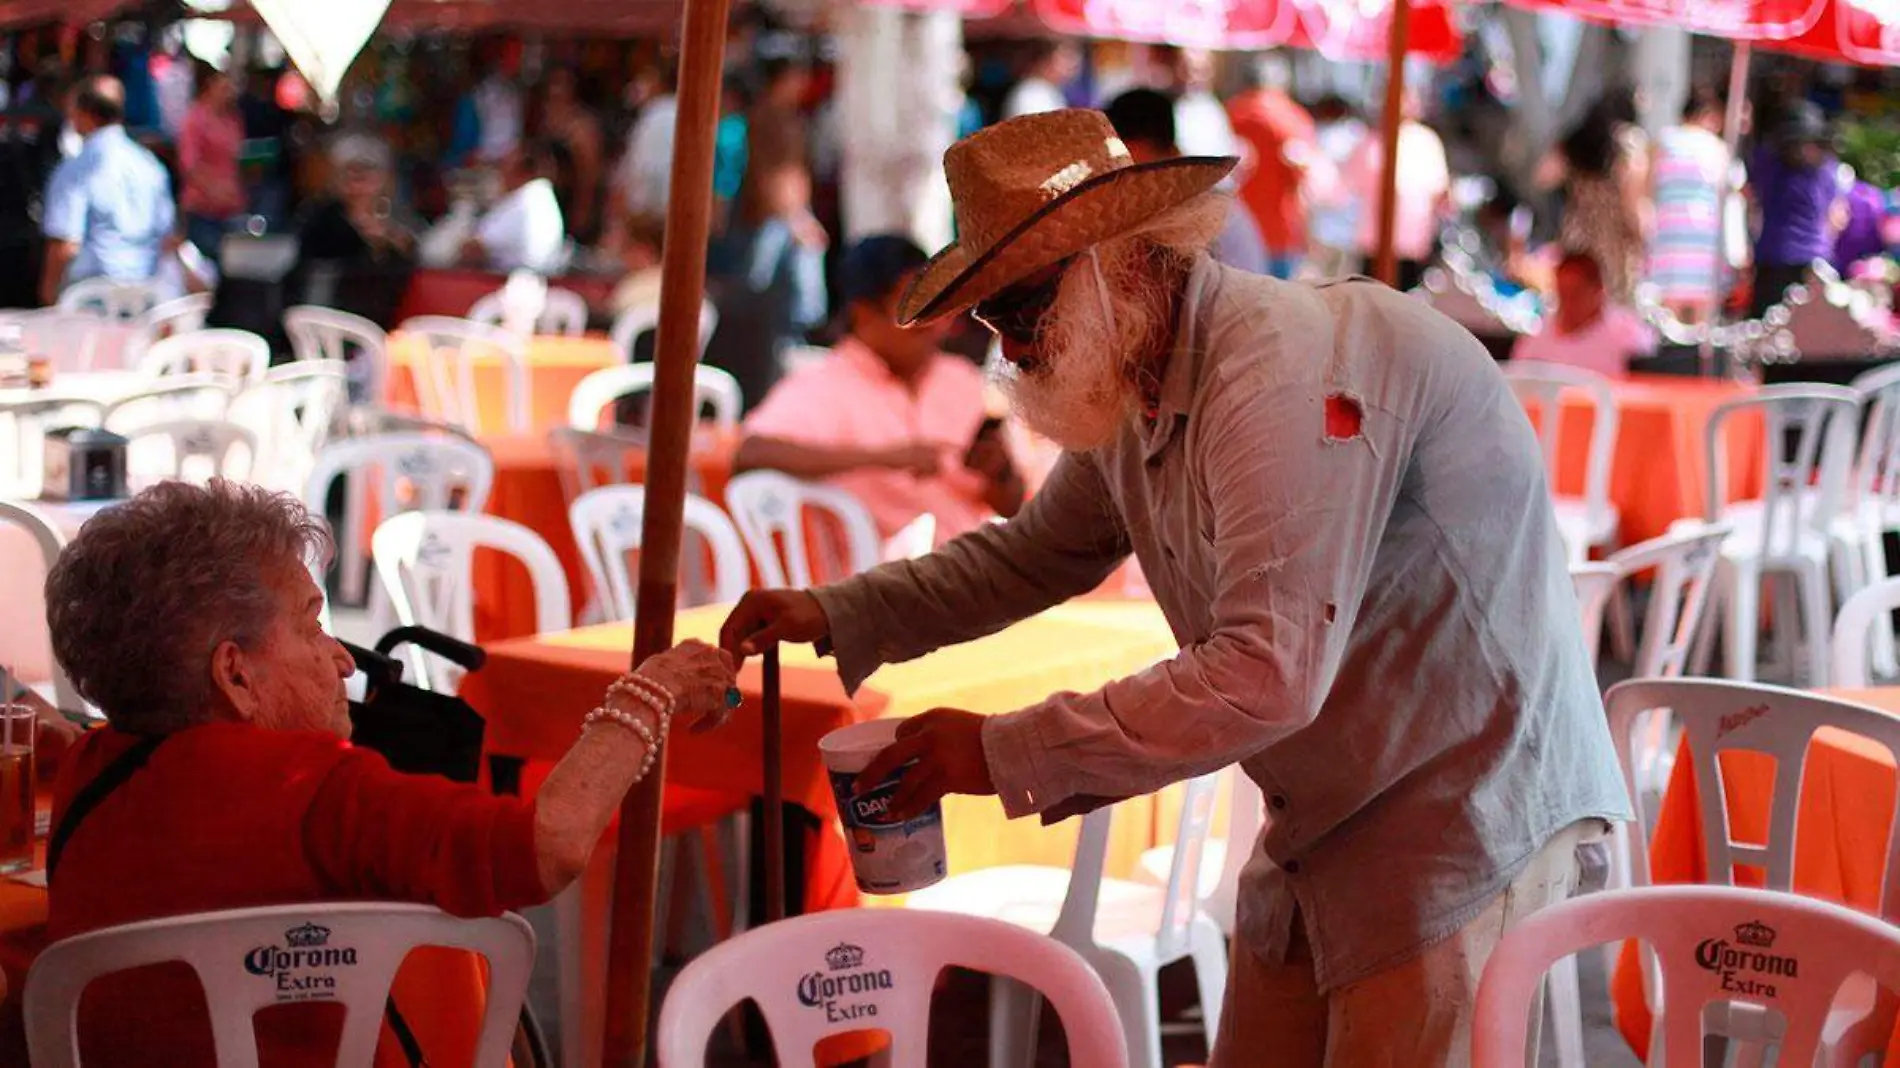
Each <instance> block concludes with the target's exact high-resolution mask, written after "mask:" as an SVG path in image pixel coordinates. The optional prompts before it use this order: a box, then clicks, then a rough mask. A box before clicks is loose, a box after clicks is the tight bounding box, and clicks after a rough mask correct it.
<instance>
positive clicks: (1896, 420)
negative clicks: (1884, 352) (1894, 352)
mask: <svg viewBox="0 0 1900 1068" xmlns="http://www.w3.org/2000/svg"><path fill="white" fill-rule="evenodd" d="M1848 388H1849V389H1853V390H1855V391H1857V392H1859V393H1860V395H1861V396H1862V397H1863V398H1865V400H1866V405H1867V411H1866V414H1865V415H1864V416H1863V417H1862V419H1861V433H1860V453H1859V455H1858V457H1857V458H1856V460H1855V463H1854V497H1853V501H1852V502H1851V503H1853V504H1855V505H1864V506H1868V507H1879V506H1882V505H1885V506H1888V507H1892V506H1896V505H1900V363H1896V364H1888V365H1887V366H1885V367H1880V368H1877V369H1875V370H1872V371H1868V372H1867V373H1866V374H1863V375H1861V376H1859V377H1858V378H1855V379H1854V381H1853V382H1852V383H1851V384H1849V386H1848Z"/></svg>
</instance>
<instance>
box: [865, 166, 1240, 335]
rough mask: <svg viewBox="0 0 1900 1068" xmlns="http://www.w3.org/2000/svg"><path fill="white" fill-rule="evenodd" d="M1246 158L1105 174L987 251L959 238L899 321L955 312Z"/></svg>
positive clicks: (1157, 209) (1187, 195) (915, 289)
mask: <svg viewBox="0 0 1900 1068" xmlns="http://www.w3.org/2000/svg"><path fill="white" fill-rule="evenodd" d="M1239 162H1240V161H1239V160H1238V159H1236V158H1235V157H1232V156H1182V157H1179V158H1176V159H1167V160H1155V161H1153V162H1150V163H1135V164H1130V165H1129V166H1126V167H1121V168H1118V169H1116V170H1112V171H1109V172H1107V173H1105V174H1101V175H1097V176H1096V177H1094V178H1091V179H1089V180H1088V181H1085V182H1082V183H1080V184H1078V185H1077V186H1076V187H1075V188H1074V189H1071V190H1069V191H1068V192H1067V193H1064V194H1063V195H1061V196H1059V197H1057V198H1055V199H1054V200H1051V201H1050V202H1049V203H1047V204H1044V205H1043V206H1042V207H1040V208H1038V209H1037V210H1036V211H1035V213H1034V214H1032V215H1030V216H1029V217H1028V218H1026V219H1024V220H1023V221H1022V222H1020V223H1018V224H1017V225H1016V227H1015V228H1014V229H1012V230H1011V231H1010V232H1009V233H1007V234H1005V235H1004V236H1003V237H1002V239H1000V240H998V241H997V242H996V243H995V244H994V245H992V246H990V247H989V248H988V249H986V250H984V252H983V253H982V254H981V255H978V256H974V257H972V256H971V255H970V254H969V252H968V250H967V249H965V248H964V247H963V245H962V244H960V243H952V244H951V245H949V246H948V247H947V248H945V249H944V250H943V251H942V252H939V253H937V254H936V255H935V256H933V257H931V259H930V262H929V263H927V264H925V265H924V269H923V270H922V271H920V272H918V275H917V277H916V278H915V279H914V280H913V281H912V282H911V284H910V287H909V288H908V289H906V290H905V291H904V296H903V298H902V299H901V300H899V301H898V303H897V321H898V322H899V323H900V324H902V325H904V326H914V325H917V324H919V323H927V322H932V321H934V320H937V319H942V318H944V317H945V316H949V315H954V314H956V313H957V312H960V311H962V310H964V309H965V308H968V307H970V306H971V305H974V304H977V303H978V302H980V301H982V300H983V299H984V298H986V297H989V296H991V295H992V294H994V293H997V292H998V291H1000V290H1002V289H1005V288H1007V287H1008V286H1009V285H1010V284H1011V283H1013V282H1015V281H1017V280H1018V279H1021V278H1023V277H1025V276H1027V275H1031V274H1034V273H1036V272H1037V271H1040V270H1042V269H1043V268H1044V267H1048V266H1050V265H1051V264H1055V263H1060V262H1062V261H1063V260H1065V259H1068V258H1069V257H1070V256H1073V255H1075V254H1076V253H1078V252H1081V251H1083V250H1084V249H1087V248H1089V247H1090V246H1092V245H1098V244H1101V243H1102V242H1104V241H1108V240H1112V239H1113V238H1116V237H1120V236H1121V235H1122V234H1125V233H1127V232H1129V231H1130V230H1133V229H1135V228H1136V227H1138V226H1140V225H1141V224H1142V223H1145V222H1147V221H1148V220H1150V219H1152V218H1154V217H1155V216H1157V215H1160V214H1161V213H1162V212H1165V211H1168V210H1169V209H1171V208H1176V207H1179V206H1181V205H1182V204H1185V203H1186V202H1188V201H1189V200H1192V199H1194V198H1195V197H1197V196H1199V195H1201V194H1202V193H1205V192H1208V191H1209V190H1211V189H1213V188H1214V187H1215V186H1217V185H1219V184H1220V182H1221V179H1223V178H1225V177H1227V175H1228V173H1229V172H1230V171H1232V170H1233V169H1234V167H1235V165H1236V164H1238V163H1239Z"/></svg>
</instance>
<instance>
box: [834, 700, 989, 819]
mask: <svg viewBox="0 0 1900 1068" xmlns="http://www.w3.org/2000/svg"><path fill="white" fill-rule="evenodd" d="M983 720H984V717H983V716H980V715H977V714H976V713H975V712H960V711H957V710H956V709H953V708H937V709H932V710H931V711H929V712H925V713H924V714H923V715H921V716H916V717H913V718H911V719H908V720H905V721H904V724H903V726H901V727H899V728H897V740H896V741H895V742H892V743H891V744H890V745H888V746H885V747H884V751H883V752H881V753H879V754H878V755H877V756H875V757H873V758H872V759H871V763H870V764H869V765H867V766H866V767H865V769H864V771H862V772H861V773H859V775H858V778H857V781H856V782H854V783H853V784H852V787H851V789H852V792H853V793H859V794H863V793H869V792H870V791H872V790H874V789H876V788H877V784H878V783H881V782H883V781H884V780H885V779H888V778H890V777H891V776H892V775H893V774H895V773H896V771H897V770H898V769H899V768H902V767H903V766H904V765H906V764H909V763H910V762H911V761H913V760H915V761H916V762H917V763H916V764H915V765H913V766H911V767H910V768H909V769H907V770H906V771H905V772H904V778H903V781H902V782H900V783H899V784H898V786H897V792H896V793H894V794H893V795H891V807H890V814H891V817H892V818H893V819H899V820H907V819H910V818H911V817H913V816H916V815H918V814H919V813H921V812H923V811H924V810H925V809H927V808H929V807H930V806H932V805H934V804H936V803H937V802H938V801H939V800H941V799H942V798H943V795H945V794H976V795H979V796H981V795H987V794H993V793H995V792H996V784H995V783H994V782H993V781H991V779H990V765H989V760H988V758H986V757H985V756H984V755H983Z"/></svg>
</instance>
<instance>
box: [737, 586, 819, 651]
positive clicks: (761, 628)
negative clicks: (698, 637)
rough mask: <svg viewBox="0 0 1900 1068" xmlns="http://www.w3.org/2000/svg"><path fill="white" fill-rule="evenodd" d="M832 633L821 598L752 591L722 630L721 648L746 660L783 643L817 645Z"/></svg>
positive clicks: (796, 592)
mask: <svg viewBox="0 0 1900 1068" xmlns="http://www.w3.org/2000/svg"><path fill="white" fill-rule="evenodd" d="M830 633H831V621H830V620H828V619H826V618H825V610H824V609H823V608H821V607H819V605H818V598H816V597H813V596H812V595H811V594H810V593H808V592H806V591H804V590H753V591H751V592H750V593H748V594H746V595H745V596H744V597H741V598H739V603H738V604H737V605H735V606H733V609H732V614H731V615H729V616H727V617H726V624H725V626H723V627H720V628H719V647H720V648H721V649H724V650H725V651H726V652H728V653H731V654H732V655H733V656H735V657H738V658H739V659H740V660H744V659H745V658H747V657H749V656H757V655H758V654H760V653H763V652H765V651H766V650H767V649H770V648H771V647H772V646H774V645H777V644H779V643H780V642H816V641H819V640H821V639H823V638H824V637H825V636H826V635H827V634H830Z"/></svg>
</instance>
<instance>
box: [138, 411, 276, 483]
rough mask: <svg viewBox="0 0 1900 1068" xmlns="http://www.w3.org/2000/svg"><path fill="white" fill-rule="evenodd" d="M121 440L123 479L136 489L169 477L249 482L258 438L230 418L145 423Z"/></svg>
mask: <svg viewBox="0 0 1900 1068" xmlns="http://www.w3.org/2000/svg"><path fill="white" fill-rule="evenodd" d="M125 437H126V441H127V444H126V460H125V466H126V479H127V481H128V482H129V483H130V488H132V489H133V490H135V491H136V490H140V489H144V488H145V487H147V486H150V485H152V484H154V483H157V482H164V481H168V480H171V479H184V480H186V481H190V482H207V481H209V480H211V479H213V478H228V479H232V480H233V481H239V482H248V481H250V480H251V475H252V473H253V471H254V470H255V469H256V467H257V460H258V445H257V435H256V434H255V433H253V432H252V431H251V428H250V427H247V426H244V425H243V424H241V423H235V422H232V421H231V420H229V419H175V420H171V421H169V422H158V423H147V424H145V425H144V426H141V427H139V428H138V429H137V430H134V431H132V432H130V433H128V434H127V435H126V436H125ZM160 443H163V447H162V449H155V448H153V446H155V445H159V444H160Z"/></svg>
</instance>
